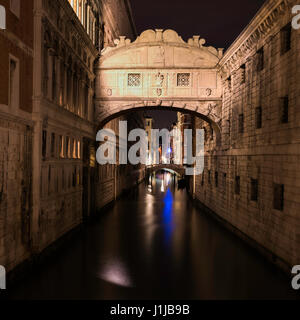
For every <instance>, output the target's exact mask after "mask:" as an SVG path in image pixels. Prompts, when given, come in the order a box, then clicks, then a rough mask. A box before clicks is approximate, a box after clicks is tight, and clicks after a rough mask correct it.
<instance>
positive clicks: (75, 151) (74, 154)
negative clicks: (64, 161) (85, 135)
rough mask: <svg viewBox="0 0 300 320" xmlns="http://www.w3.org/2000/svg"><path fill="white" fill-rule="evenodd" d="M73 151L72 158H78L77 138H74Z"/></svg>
mask: <svg viewBox="0 0 300 320" xmlns="http://www.w3.org/2000/svg"><path fill="white" fill-rule="evenodd" d="M72 145H73V153H72V158H73V159H77V142H76V139H73V144H72Z"/></svg>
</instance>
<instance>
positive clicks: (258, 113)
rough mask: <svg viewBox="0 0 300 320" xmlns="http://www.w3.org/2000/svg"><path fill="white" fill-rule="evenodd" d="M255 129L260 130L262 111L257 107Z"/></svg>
mask: <svg viewBox="0 0 300 320" xmlns="http://www.w3.org/2000/svg"><path fill="white" fill-rule="evenodd" d="M255 127H256V129H260V128H261V127H262V109H261V107H257V108H256V109H255Z"/></svg>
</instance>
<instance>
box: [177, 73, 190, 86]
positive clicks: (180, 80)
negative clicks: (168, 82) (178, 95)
mask: <svg viewBox="0 0 300 320" xmlns="http://www.w3.org/2000/svg"><path fill="white" fill-rule="evenodd" d="M190 82H191V74H190V73H178V74H177V87H189V86H190Z"/></svg>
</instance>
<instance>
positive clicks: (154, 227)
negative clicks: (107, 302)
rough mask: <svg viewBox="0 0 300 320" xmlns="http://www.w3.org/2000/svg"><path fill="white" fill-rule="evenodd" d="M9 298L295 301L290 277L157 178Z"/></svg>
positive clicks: (165, 177)
mask: <svg viewBox="0 0 300 320" xmlns="http://www.w3.org/2000/svg"><path fill="white" fill-rule="evenodd" d="M8 293H9V296H10V298H12V299H279V298H283V299H285V298H296V293H295V291H293V290H292V289H291V285H290V279H289V278H288V277H287V276H285V275H284V274H282V273H281V272H280V271H279V270H277V268H275V267H274V266H273V265H271V264H269V263H268V262H266V261H265V260H264V259H263V258H262V257H261V256H260V255H259V254H257V253H256V252H255V251H254V250H253V249H251V248H249V247H248V246H247V245H245V244H244V243H243V242H242V241H241V240H239V239H238V238H237V237H235V236H234V235H232V234H231V233H230V232H229V231H227V230H225V229H224V228H223V227H222V226H220V225H219V224H218V223H217V222H215V221H214V220H213V219H212V218H210V217H209V216H207V215H206V214H204V213H202V212H201V211H199V210H198V209H196V208H195V207H193V205H192V203H191V202H190V200H189V198H188V196H187V194H186V191H185V190H178V189H177V187H176V181H175V178H174V177H173V176H172V175H171V174H170V173H160V174H157V175H156V176H155V177H153V179H150V180H149V181H147V182H146V183H145V184H143V185H141V186H140V188H139V190H138V191H133V192H132V194H131V195H130V196H127V197H124V198H123V199H121V200H119V201H118V202H117V203H116V204H115V205H114V207H113V208H112V209H110V210H108V212H106V213H104V214H103V216H102V217H101V218H100V219H99V220H97V221H96V222H95V223H94V224H93V225H91V226H88V227H86V228H85V229H84V230H83V231H82V232H80V233H79V234H78V235H76V236H75V239H73V240H72V243H70V244H69V245H68V246H67V247H66V248H64V249H62V250H61V251H60V252H59V253H58V254H57V255H56V256H55V257H53V258H52V259H51V261H50V262H49V263H48V264H47V265H44V266H42V267H41V268H40V270H39V271H38V272H36V273H35V274H33V275H30V276H28V277H27V278H26V279H25V280H24V281H23V282H22V283H20V284H18V286H16V287H15V288H14V289H13V290H8Z"/></svg>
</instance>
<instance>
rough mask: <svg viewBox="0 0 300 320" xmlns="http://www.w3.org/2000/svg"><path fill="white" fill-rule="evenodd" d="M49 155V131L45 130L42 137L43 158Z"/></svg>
mask: <svg viewBox="0 0 300 320" xmlns="http://www.w3.org/2000/svg"><path fill="white" fill-rule="evenodd" d="M46 155H47V131H46V130H43V135H42V156H43V158H46Z"/></svg>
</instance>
